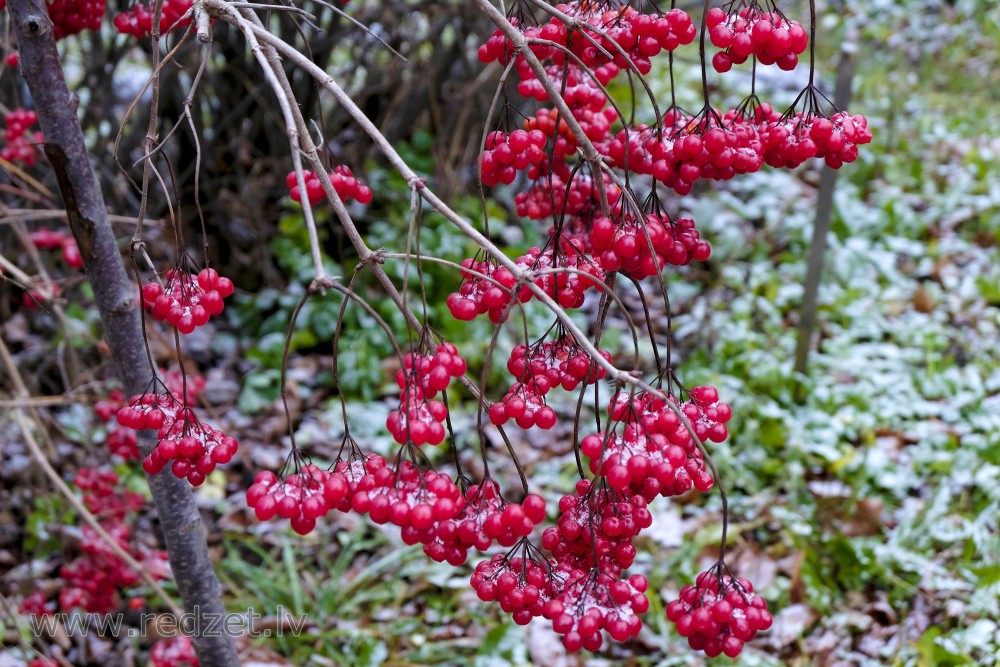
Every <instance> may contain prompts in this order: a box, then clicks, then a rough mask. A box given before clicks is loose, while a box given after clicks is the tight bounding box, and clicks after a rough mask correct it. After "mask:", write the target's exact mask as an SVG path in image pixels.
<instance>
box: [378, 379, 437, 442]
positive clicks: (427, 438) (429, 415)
mask: <svg viewBox="0 0 1000 667" xmlns="http://www.w3.org/2000/svg"><path fill="white" fill-rule="evenodd" d="M447 418H448V408H447V407H446V406H445V404H444V403H443V402H441V401H438V400H435V399H428V398H427V396H425V395H424V392H423V390H422V389H420V387H416V386H413V385H411V386H410V387H408V388H406V389H404V390H403V391H401V392H400V395H399V407H398V408H397V409H395V410H393V411H392V412H390V413H389V416H388V417H386V420H385V425H386V428H388V429H389V433H391V434H392V437H393V439H394V440H395V441H396V442H398V443H399V444H401V445H403V444H406V443H407V442H412V443H413V444H414V445H428V444H429V445H440V444H441V443H442V442H444V438H445V435H446V431H445V427H444V422H445V419H447Z"/></svg>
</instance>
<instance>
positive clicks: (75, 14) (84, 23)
mask: <svg viewBox="0 0 1000 667" xmlns="http://www.w3.org/2000/svg"><path fill="white" fill-rule="evenodd" d="M46 6H47V8H48V10H49V18H50V19H52V32H53V34H54V35H55V38H56V39H62V38H63V37H69V36H70V35H76V34H79V33H81V32H83V31H84V30H100V29H101V20H102V19H103V18H104V11H105V9H106V0H46Z"/></svg>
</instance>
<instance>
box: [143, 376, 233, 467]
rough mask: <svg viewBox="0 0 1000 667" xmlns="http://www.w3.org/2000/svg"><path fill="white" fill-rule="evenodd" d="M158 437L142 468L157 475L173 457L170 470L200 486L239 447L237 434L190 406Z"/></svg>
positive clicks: (161, 431) (160, 430)
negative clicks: (202, 418)
mask: <svg viewBox="0 0 1000 667" xmlns="http://www.w3.org/2000/svg"><path fill="white" fill-rule="evenodd" d="M147 396H148V394H147ZM157 438H158V440H157V443H156V447H154V448H153V451H152V452H151V453H150V455H149V456H147V457H146V458H145V459H143V461H142V469H143V470H145V471H146V473H147V474H149V475H157V474H159V473H160V472H162V471H163V469H164V468H165V467H166V466H167V464H168V463H170V462H171V461H173V463H171V464H170V470H171V472H173V474H174V476H175V477H179V478H182V479H183V478H185V477H186V478H187V480H188V481H189V482H190V483H191V485H192V486H200V485H201V484H202V483H203V482H204V481H205V478H206V477H208V476H209V475H210V474H211V473H212V471H214V470H215V467H216V466H217V465H221V464H224V463H229V461H231V460H232V458H233V456H234V455H235V454H236V450H237V449H238V448H239V443H238V442H237V441H236V438H234V437H232V436H229V435H226V434H225V433H223V432H222V431H220V430H218V429H216V428H213V427H211V426H209V425H208V424H203V423H201V422H200V421H198V419H197V417H195V415H194V410H192V409H191V408H185V409H184V410H183V411H181V412H180V413H178V414H177V417H176V419H174V420H172V421H168V422H165V423H164V425H163V426H161V427H160V429H159V431H158V432H157Z"/></svg>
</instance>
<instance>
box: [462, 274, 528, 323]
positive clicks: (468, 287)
mask: <svg viewBox="0 0 1000 667" xmlns="http://www.w3.org/2000/svg"><path fill="white" fill-rule="evenodd" d="M462 268H463V269H467V270H463V271H462V284H461V285H459V288H458V291H457V292H454V293H452V294H449V295H448V299H447V300H446V304H447V305H448V310H450V311H451V315H452V317H454V318H455V319H456V320H463V321H464V320H472V319H475V318H476V316H477V315H482V314H484V313H488V314H489V318H490V321H492V322H494V323H496V324H499V323H500V320H501V318H502V317H503V316H504V313H505V311H506V309H507V306H508V304H510V301H511V294H512V292H513V290H514V285H515V284H516V283H517V281H516V280H515V278H514V274H512V273H511V272H510V271H509V270H507V269H506V268H504V267H502V266H499V265H498V264H497V263H496V262H495V261H494V260H492V259H483V260H477V259H473V258H469V259H464V260H462ZM473 271H474V272H475V273H473ZM522 296H523V298H521V297H522ZM518 298H519V300H520V301H521V302H524V301H527V300H528V299H529V298H530V292H528V291H527V290H525V289H524V288H523V286H522V288H521V289H520V290H518Z"/></svg>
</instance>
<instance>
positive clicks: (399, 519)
mask: <svg viewBox="0 0 1000 667" xmlns="http://www.w3.org/2000/svg"><path fill="white" fill-rule="evenodd" d="M464 505H465V497H464V496H463V495H462V492H461V491H460V490H459V488H458V485H456V484H455V481H454V480H453V479H451V478H450V477H448V476H447V475H443V474H440V473H437V472H435V471H433V470H421V469H420V468H418V467H417V466H416V465H414V464H413V463H411V462H410V461H403V462H402V463H400V464H399V467H398V468H393V467H392V466H390V465H386V466H384V467H382V468H380V469H378V470H376V471H375V472H374V473H368V474H367V475H365V476H364V477H363V478H362V479H361V480H359V482H358V485H357V488H356V489H355V491H354V495H353V496H352V498H351V508H352V509H353V510H354V511H355V512H358V513H359V514H368V516H369V517H371V520H372V521H374V522H375V523H377V524H384V523H392V524H393V525H396V526H399V527H400V528H403V529H404V531H409V536H410V540H409V541H410V543H411V544H416V543H417V542H421V543H423V542H427V541H431V540H433V539H434V533H435V531H434V528H435V527H436V525H437V524H438V523H440V522H442V521H448V520H450V519H454V518H455V517H457V516H458V514H459V512H461V511H462V508H463V506H464Z"/></svg>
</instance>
